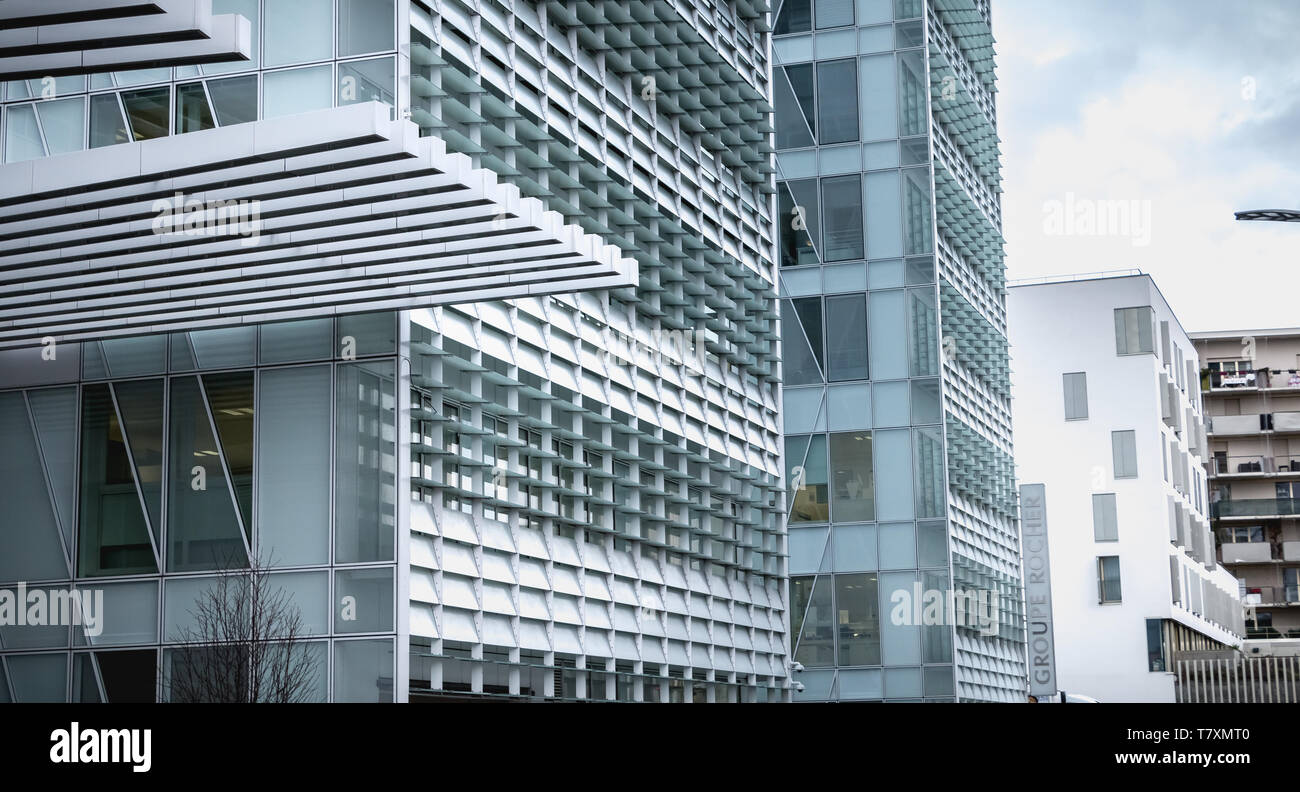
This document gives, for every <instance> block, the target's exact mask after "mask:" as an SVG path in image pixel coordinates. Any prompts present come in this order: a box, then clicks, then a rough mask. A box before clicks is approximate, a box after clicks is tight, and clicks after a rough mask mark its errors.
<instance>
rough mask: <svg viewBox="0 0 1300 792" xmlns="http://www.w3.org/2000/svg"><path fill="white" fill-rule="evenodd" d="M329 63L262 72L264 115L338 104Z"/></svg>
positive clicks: (307, 110)
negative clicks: (326, 64) (327, 64)
mask: <svg viewBox="0 0 1300 792" xmlns="http://www.w3.org/2000/svg"><path fill="white" fill-rule="evenodd" d="M332 72H333V69H332V68H331V67H329V66H312V67H310V68H307V69H290V70H288V71H278V72H267V73H266V74H264V75H262V94H263V98H262V116H263V118H275V117H276V116H282V115H292V114H294V113H306V112H309V111H311V110H323V109H325V108H327V107H333V105H334V91H333V90H331V88H330V79H331V78H330V75H331V73H332Z"/></svg>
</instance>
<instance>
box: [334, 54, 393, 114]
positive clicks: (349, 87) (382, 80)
mask: <svg viewBox="0 0 1300 792" xmlns="http://www.w3.org/2000/svg"><path fill="white" fill-rule="evenodd" d="M338 100H339V101H338V103H339V104H340V105H346V104H356V103H357V102H370V101H375V102H383V103H384V104H386V105H388V106H389V107H392V106H393V105H394V104H395V102H394V99H393V59H392V58H375V59H374V60H364V61H352V62H351V63H340V64H339V95H338Z"/></svg>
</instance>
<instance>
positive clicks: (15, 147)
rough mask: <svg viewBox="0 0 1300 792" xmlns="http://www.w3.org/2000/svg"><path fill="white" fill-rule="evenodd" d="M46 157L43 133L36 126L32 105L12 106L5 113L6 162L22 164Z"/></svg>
mask: <svg viewBox="0 0 1300 792" xmlns="http://www.w3.org/2000/svg"><path fill="white" fill-rule="evenodd" d="M44 156H45V146H44V144H42V143H41V131H40V128H39V127H37V126H36V111H35V110H34V109H32V105H17V106H10V108H9V109H8V111H7V112H6V113H5V162H21V161H23V160H29V159H36V158H37V157H44Z"/></svg>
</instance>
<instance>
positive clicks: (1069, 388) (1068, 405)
mask: <svg viewBox="0 0 1300 792" xmlns="http://www.w3.org/2000/svg"><path fill="white" fill-rule="evenodd" d="M1062 379H1063V384H1064V388H1065V420H1067V421H1074V420H1082V419H1084V418H1087V417H1088V375H1087V374H1085V373H1083V372H1078V373H1074V374H1064V375H1062Z"/></svg>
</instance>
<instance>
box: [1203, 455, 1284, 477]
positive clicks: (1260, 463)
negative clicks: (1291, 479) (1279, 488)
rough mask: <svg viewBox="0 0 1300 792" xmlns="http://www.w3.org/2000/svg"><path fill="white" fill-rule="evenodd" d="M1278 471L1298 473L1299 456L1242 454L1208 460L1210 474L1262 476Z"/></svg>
mask: <svg viewBox="0 0 1300 792" xmlns="http://www.w3.org/2000/svg"><path fill="white" fill-rule="evenodd" d="M1278 473H1295V474H1297V475H1300V457H1285V456H1264V455H1263V454H1242V455H1240V456H1229V457H1215V458H1214V459H1212V460H1210V475H1212V476H1263V475H1273V474H1278Z"/></svg>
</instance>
